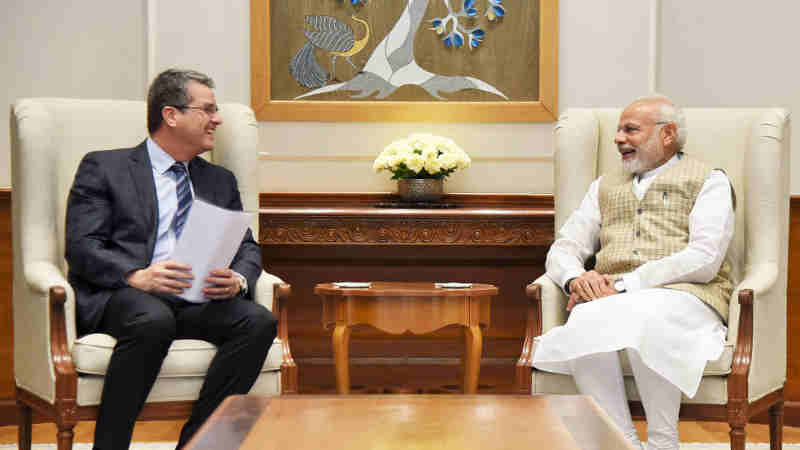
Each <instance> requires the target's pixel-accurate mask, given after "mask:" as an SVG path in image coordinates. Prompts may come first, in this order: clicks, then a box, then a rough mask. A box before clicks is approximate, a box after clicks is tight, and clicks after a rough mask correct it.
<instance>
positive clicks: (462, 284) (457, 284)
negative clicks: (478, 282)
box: [433, 282, 472, 289]
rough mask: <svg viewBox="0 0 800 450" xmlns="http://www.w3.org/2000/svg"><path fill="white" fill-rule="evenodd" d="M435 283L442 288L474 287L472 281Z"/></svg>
mask: <svg viewBox="0 0 800 450" xmlns="http://www.w3.org/2000/svg"><path fill="white" fill-rule="evenodd" d="M433 285H434V286H436V287H437V288H442V289H459V288H471V287H472V283H455V282H450V283H434V284H433Z"/></svg>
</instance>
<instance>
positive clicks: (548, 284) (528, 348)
mask: <svg viewBox="0 0 800 450" xmlns="http://www.w3.org/2000/svg"><path fill="white" fill-rule="evenodd" d="M525 294H526V295H527V296H528V299H529V302H528V308H527V319H526V325H525V340H524V341H523V343H522V353H521V354H520V357H519V359H518V360H517V365H516V369H515V388H514V390H515V391H516V392H518V393H521V394H530V389H531V383H530V377H531V369H532V368H533V351H534V345H533V344H534V339H536V337H537V336H541V335H542V333H543V332H544V331H547V330H549V329H551V328H553V327H555V326H559V325H561V324H563V323H564V322H565V321H566V318H567V301H568V300H569V299H568V298H567V296H566V295H564V292H563V291H562V290H561V288H559V287H558V286H557V285H556V284H555V283H553V281H552V280H551V279H550V278H549V277H547V276H546V275H542V276H541V277H539V278H537V279H536V281H534V282H533V283H531V284H529V285H528V286H527V287H526V288H525Z"/></svg>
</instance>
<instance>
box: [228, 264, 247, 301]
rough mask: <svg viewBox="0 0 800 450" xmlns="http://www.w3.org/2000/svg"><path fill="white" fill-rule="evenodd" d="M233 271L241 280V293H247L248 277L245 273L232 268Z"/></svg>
mask: <svg viewBox="0 0 800 450" xmlns="http://www.w3.org/2000/svg"><path fill="white" fill-rule="evenodd" d="M231 272H233V274H234V275H235V276H236V278H237V279H238V280H239V293H240V294H242V295H246V294H247V278H245V277H244V275H242V274H240V273H239V272H237V271H235V270H231Z"/></svg>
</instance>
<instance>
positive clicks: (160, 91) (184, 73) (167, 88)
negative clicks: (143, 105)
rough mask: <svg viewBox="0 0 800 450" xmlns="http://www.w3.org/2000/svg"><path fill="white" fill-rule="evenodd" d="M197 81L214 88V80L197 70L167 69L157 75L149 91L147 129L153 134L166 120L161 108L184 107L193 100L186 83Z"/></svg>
mask: <svg viewBox="0 0 800 450" xmlns="http://www.w3.org/2000/svg"><path fill="white" fill-rule="evenodd" d="M190 81H196V82H198V83H200V84H202V85H205V86H208V87H209V88H210V89H214V80H212V79H211V77H209V76H208V75H206V74H204V73H201V72H197V71H195V70H182V69H167V70H165V71H163V72H161V73H160V74H158V76H156V78H155V80H153V83H152V84H151V85H150V89H149V90H148V92H147V131H149V132H150V134H153V133H155V132H156V130H158V129H159V128H160V127H161V123H162V122H163V121H164V119H163V117H162V116H161V110H162V109H164V107H165V106H174V107H177V108H183V107H185V106H186V105H188V104H189V103H191V101H192V100H193V99H192V98H191V96H190V95H189V91H188V90H187V89H186V84H187V83H189V82H190Z"/></svg>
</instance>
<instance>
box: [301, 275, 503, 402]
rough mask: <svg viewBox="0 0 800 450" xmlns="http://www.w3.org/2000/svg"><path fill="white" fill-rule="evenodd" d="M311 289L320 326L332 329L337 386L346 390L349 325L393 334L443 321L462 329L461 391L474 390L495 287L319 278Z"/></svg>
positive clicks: (435, 327) (435, 326)
mask: <svg viewBox="0 0 800 450" xmlns="http://www.w3.org/2000/svg"><path fill="white" fill-rule="evenodd" d="M314 293H315V294H317V295H319V296H320V297H321V298H322V325H323V326H324V327H325V328H334V330H333V338H332V345H333V353H334V356H335V365H336V388H337V391H338V392H339V393H340V394H349V393H350V361H349V354H348V353H349V348H350V331H351V329H352V328H351V327H352V326H353V325H358V324H364V325H370V326H373V327H375V328H377V329H379V330H381V331H384V332H386V333H391V334H402V333H405V332H410V333H413V334H425V333H431V332H433V331H436V330H438V329H440V328H443V327H445V326H447V325H462V326H463V328H462V330H463V332H464V357H463V363H464V364H463V367H464V375H463V376H464V383H463V390H464V393H465V394H475V393H476V392H477V390H478V374H479V373H480V367H481V366H480V363H481V348H482V345H483V332H482V330H485V329H486V328H487V327H488V326H489V314H490V307H491V304H492V297H494V296H496V295H497V288H496V287H494V286H492V285H490V284H474V285H472V286H471V287H469V288H459V289H442V288H437V287H436V286H434V284H433V283H386V282H373V283H371V285H370V287H368V288H339V287H336V286H334V285H333V284H331V283H321V284H318V285H317V286H316V287H315V288H314Z"/></svg>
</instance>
